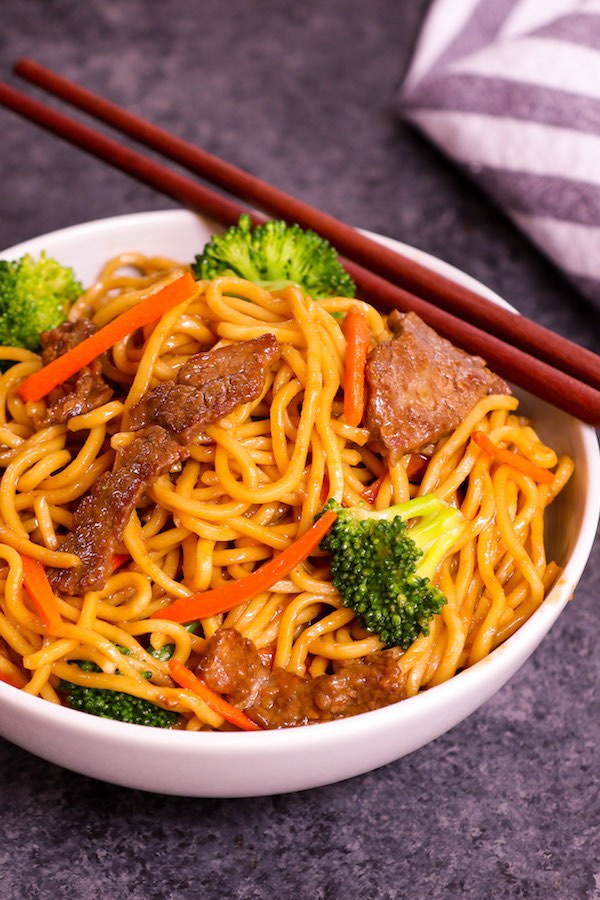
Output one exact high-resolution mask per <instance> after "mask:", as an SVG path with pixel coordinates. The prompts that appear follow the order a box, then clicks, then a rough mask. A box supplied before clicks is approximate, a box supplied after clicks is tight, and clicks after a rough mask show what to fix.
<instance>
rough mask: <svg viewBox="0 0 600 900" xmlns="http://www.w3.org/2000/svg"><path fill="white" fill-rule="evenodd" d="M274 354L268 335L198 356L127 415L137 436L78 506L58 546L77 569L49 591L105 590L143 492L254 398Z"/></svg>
mask: <svg viewBox="0 0 600 900" xmlns="http://www.w3.org/2000/svg"><path fill="white" fill-rule="evenodd" d="M277 353H278V346H277V341H276V340H275V338H274V337H273V335H265V336H264V337H261V338H255V339H254V340H251V341H242V342H241V343H240V344H235V345H233V346H232V347H222V348H220V349H218V350H214V351H212V352H209V353H199V354H198V355H197V356H195V357H192V358H191V359H190V361H189V362H188V363H186V365H185V366H184V367H183V369H182V372H183V378H184V379H185V381H184V383H182V384H178V383H176V382H175V381H167V382H164V383H162V384H160V385H159V386H158V387H157V388H155V389H154V390H153V391H149V392H148V393H147V394H144V396H143V397H142V398H141V400H140V401H139V402H138V403H137V404H136V405H135V406H134V407H132V409H131V421H130V427H131V429H132V430H133V431H137V432H138V433H137V435H136V437H135V438H134V440H133V441H132V442H131V444H129V445H128V446H127V447H126V448H125V450H124V451H123V452H122V454H120V456H119V457H118V458H117V465H116V468H115V470H114V471H113V472H106V473H105V474H104V475H103V476H102V477H101V478H99V479H98V481H97V482H96V484H95V485H94V486H93V488H92V490H91V491H90V493H89V494H88V495H87V496H86V497H84V499H83V500H82V501H81V503H80V504H79V507H78V508H77V511H76V512H75V516H74V520H73V530H72V531H71V533H70V534H69V535H68V536H67V537H66V539H65V541H64V542H63V544H61V548H60V549H61V550H64V551H65V552H68V553H75V554H77V556H79V557H80V559H81V561H82V565H81V566H78V567H76V568H73V569H55V570H54V571H53V572H52V573H51V575H50V580H51V582H52V585H53V587H55V588H56V589H58V590H61V591H63V592H64V593H67V594H71V595H73V596H77V595H80V594H83V593H85V592H86V591H91V590H99V589H101V588H102V587H104V584H105V583H106V579H107V577H108V575H109V574H110V571H111V562H112V556H113V554H114V552H115V549H116V548H117V546H118V544H119V541H120V540H121V536H122V534H123V530H124V528H125V526H126V524H127V522H128V521H129V517H130V515H131V513H132V512H133V510H134V509H135V507H136V505H137V504H138V502H139V500H140V498H141V497H142V494H143V493H144V491H145V490H146V488H147V487H149V486H150V485H152V484H153V483H154V482H155V481H156V479H157V478H158V477H159V476H160V475H163V474H165V473H166V472H168V471H169V469H171V468H172V466H173V465H174V464H175V463H177V462H180V461H181V460H182V459H185V458H186V457H187V456H188V454H189V451H188V449H187V447H188V445H189V444H190V443H191V442H192V441H193V440H194V438H195V437H196V436H197V435H198V434H199V433H200V431H201V430H202V428H203V427H204V426H205V425H208V424H210V423H211V422H215V421H216V420H217V419H220V418H221V417H222V416H224V415H226V414H227V413H229V412H231V411H232V410H233V409H235V407H236V406H238V405H239V404H240V403H248V402H250V401H251V400H255V399H256V398H257V397H259V396H260V394H261V392H262V390H263V388H264V384H265V378H266V376H267V372H268V369H269V366H270V365H271V362H272V361H273V359H274V358H275V356H276V355H277ZM204 370H206V374H205V376H204V377H203V375H202V372H203V371H204Z"/></svg>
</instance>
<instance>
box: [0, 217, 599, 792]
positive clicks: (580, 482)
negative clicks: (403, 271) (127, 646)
mask: <svg viewBox="0 0 600 900" xmlns="http://www.w3.org/2000/svg"><path fill="white" fill-rule="evenodd" d="M217 230H219V229H218V228H217V227H215V226H214V225H213V224H212V223H210V222H208V221H207V220H204V219H201V218H199V217H197V216H194V215H192V214H191V213H188V212H185V211H180V210H174V211H166V212H153V213H141V214H136V215H129V216H121V217H118V218H112V219H104V220H101V221H98V222H90V223H87V224H85V225H78V226H74V227H72V228H66V229H63V230H61V231H57V232H54V233H52V234H48V235H44V236H42V237H39V238H36V239H34V240H31V241H27V242H25V243H23V244H20V245H18V246H16V247H12V248H10V249H8V250H6V251H4V252H3V253H2V254H0V258H2V257H4V258H6V259H14V258H17V257H19V256H21V255H22V254H23V253H25V252H30V253H33V254H38V253H39V252H40V251H41V250H46V251H47V252H48V253H49V254H50V255H52V256H55V257H56V258H58V259H59V260H60V261H61V262H63V263H65V264H69V265H72V266H73V267H74V269H75V270H76V272H77V274H78V276H79V277H80V278H81V280H82V281H83V282H84V283H88V282H90V281H91V280H92V279H93V278H94V276H95V275H96V274H97V272H98V270H99V268H100V265H101V263H102V262H103V261H104V260H105V259H107V258H108V257H110V256H111V255H114V254H116V253H118V252H121V251H125V250H136V251H141V252H144V253H148V254H160V255H163V256H172V257H174V258H175V259H178V260H181V261H191V260H192V259H193V257H194V255H195V254H196V253H197V252H199V251H200V249H201V248H202V246H203V245H204V243H205V242H206V241H207V240H208V238H209V237H210V235H211V234H212V233H213V232H214V231H217ZM379 239H380V240H382V242H384V243H386V244H387V245H388V246H390V247H392V248H396V249H398V250H399V251H401V252H402V253H404V254H406V255H410V256H412V257H413V258H415V259H418V260H419V261H421V262H423V263H425V264H426V265H429V266H430V267H432V268H435V269H438V270H439V271H441V272H444V273H445V274H447V275H449V276H450V277H452V278H454V279H456V280H457V281H461V282H463V283H464V284H468V285H470V286H472V287H474V288H476V289H477V290H479V291H482V292H485V293H486V294H487V296H489V297H491V298H492V299H494V300H496V301H497V302H500V303H502V302H503V301H501V300H500V298H499V297H497V296H496V295H494V294H492V293H491V292H490V291H489V290H487V289H486V288H484V287H483V286H482V285H480V284H479V283H478V282H476V281H474V280H473V279H472V278H470V277H469V276H467V275H465V274H464V273H461V272H459V271H458V270H456V269H454V268H452V267H451V266H449V265H447V264H446V263H442V262H441V261H439V260H437V259H434V258H433V257H431V256H428V255H427V254H425V253H422V252H421V251H418V250H415V249H414V248H411V247H408V246H406V245H404V244H400V243H398V242H396V241H391V240H390V239H386V238H379ZM517 393H518V394H519V396H520V397H521V402H522V406H521V408H522V409H523V410H524V411H525V412H526V413H527V414H529V415H531V416H532V417H533V418H534V419H535V422H536V426H537V428H538V430H539V432H540V434H541V436H542V438H543V439H545V440H547V441H548V443H550V444H551V445H552V446H553V447H554V448H555V449H556V450H557V451H558V452H559V453H568V454H569V455H571V456H572V457H573V458H574V460H575V462H576V471H575V475H574V477H573V478H572V480H571V482H570V483H569V485H568V486H567V488H566V490H565V491H564V492H563V494H562V495H561V496H560V497H559V498H558V500H557V502H556V503H555V504H554V505H553V506H552V508H551V509H550V511H549V515H548V527H547V545H548V551H549V556H550V557H551V558H553V559H556V561H557V562H558V563H559V564H560V565H562V566H563V567H564V570H563V573H562V574H561V576H560V578H559V579H558V582H557V584H556V585H555V586H554V587H553V589H552V590H551V591H550V593H549V595H548V597H547V598H546V600H545V601H544V603H543V604H542V606H541V607H540V609H539V610H538V611H537V612H536V613H535V614H534V615H533V616H532V618H531V619H530V620H529V621H528V622H526V623H525V625H524V626H523V627H522V628H521V629H520V630H519V631H518V632H517V633H516V634H515V635H513V636H512V637H511V638H510V639H509V640H508V641H506V643H505V644H503V645H502V646H501V647H499V648H498V649H497V650H495V651H494V652H493V653H492V654H491V655H490V656H489V657H487V658H486V659H484V660H483V661H482V662H480V663H478V664H477V665H475V666H473V667H471V668H470V669H467V670H466V671H464V672H461V673H460V674H459V675H457V676H455V677H454V678H453V679H451V680H450V681H448V682H446V683H445V684H442V685H439V686H437V687H435V688H433V689H431V690H429V691H425V692H424V693H422V694H419V695H418V696H417V697H413V698H411V699H409V700H405V701H403V702H402V703H398V704H394V705H392V706H388V707H386V708H384V709H379V710H375V711H373V712H369V713H365V714H363V715H359V716H355V717H353V718H349V719H345V720H340V721H336V722H330V723H326V724H321V725H312V726H307V727H302V728H293V729H288V730H282V731H269V732H259V733H240V734H238V733H224V734H220V733H202V734H192V733H186V732H171V731H163V730H161V729H153V728H144V727H142V726H137V725H127V724H124V723H121V722H113V721H108V720H105V719H99V718H95V717H94V716H89V715H86V714H85V713H80V712H77V711H74V710H70V709H66V708H63V707H57V706H55V705H53V704H50V703H47V702H46V701H44V700H41V699H39V698H38V697H31V696H30V695H28V694H24V693H23V692H21V691H18V690H15V688H12V687H10V686H9V685H6V684H3V683H0V734H2V736H4V737H5V738H7V739H8V740H10V741H12V742H14V743H15V744H17V745H18V746H20V747H23V748H24V749H26V750H28V751H30V752H31V753H34V754H36V755H38V756H40V757H43V758H45V759H47V760H50V761H51V762H53V763H56V764H58V765H60V766H64V767H65V768H67V769H71V770H73V771H75V772H80V773H82V774H84V775H89V776H92V777H94V778H99V779H102V780H104V781H107V782H111V783H114V784H119V785H124V786H127V787H130V788H139V789H142V790H148V791H156V792H160V793H165V794H175V795H181V796H190V797H193V796H202V797H248V796H257V795H264V794H276V793H283V792H287V791H295V790H301V789H304V788H311V787H317V786H319V785H322V784H330V783H333V782H336V781H341V780H342V779H345V778H350V777H352V776H354V775H358V774H362V773H364V772H368V771H370V770H372V769H375V768H377V767H378V766H382V765H385V764H386V763H389V762H391V761H392V760H394V759H399V758H400V757H401V756H404V755H405V754H407V753H410V752H412V751H413V750H416V749H417V748H419V747H422V746H423V745H424V744H426V743H428V742H429V741H431V740H433V739H434V738H436V737H439V735H441V734H443V733H444V732H446V731H447V730H448V729H450V728H452V727H453V726H454V725H456V724H457V723H458V722H460V721H461V720H462V719H464V718H465V717H466V716H468V715H470V713H472V712H473V711H474V710H475V709H476V708H477V707H478V706H480V705H481V704H482V703H484V702H485V701H486V700H487V699H489V698H490V697H491V696H492V695H493V694H494V693H495V692H496V691H497V690H498V689H499V688H500V687H501V686H502V685H503V684H504V683H505V682H506V681H507V680H508V679H509V678H510V677H511V676H512V675H513V674H514V673H515V672H516V671H517V669H518V668H519V667H520V666H521V665H522V664H523V662H524V661H525V660H526V659H527V658H528V656H529V655H530V654H531V653H532V652H533V650H534V649H535V648H536V647H537V645H538V644H539V643H540V641H541V640H542V638H543V637H544V635H545V634H546V633H547V632H548V630H549V629H550V627H551V626H552V624H553V623H554V622H555V620H556V619H557V617H558V615H559V614H560V612H561V610H562V609H563V608H564V606H565V604H566V603H567V601H568V600H569V598H570V597H571V596H572V594H573V591H574V589H575V586H576V584H577V582H578V580H579V578H580V577H581V573H582V572H583V569H584V566H585V564H586V561H587V559H588V556H589V554H590V551H591V548H592V544H593V540H594V536H595V532H596V528H597V525H598V518H599V513H600V475H599V473H600V454H599V451H598V442H597V439H596V435H595V433H594V431H593V429H592V428H590V427H588V426H585V425H583V424H582V423H581V422H579V421H577V420H576V419H573V418H572V417H571V416H568V415H566V414H565V413H562V412H560V411H559V410H557V409H555V408H553V407H550V406H549V405H548V404H546V403H544V402H542V401H541V400H538V399H537V398H534V397H532V396H530V395H527V394H524V393H523V392H520V391H518V392H517Z"/></svg>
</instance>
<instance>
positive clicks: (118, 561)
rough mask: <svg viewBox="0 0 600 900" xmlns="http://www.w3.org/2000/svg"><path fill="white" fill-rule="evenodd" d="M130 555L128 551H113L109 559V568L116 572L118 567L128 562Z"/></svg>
mask: <svg viewBox="0 0 600 900" xmlns="http://www.w3.org/2000/svg"><path fill="white" fill-rule="evenodd" d="M130 559H131V556H130V555H129V553H113V558H112V559H111V569H112V571H113V572H116V571H117V569H120V568H121V566H124V565H125V563H126V562H129V560H130Z"/></svg>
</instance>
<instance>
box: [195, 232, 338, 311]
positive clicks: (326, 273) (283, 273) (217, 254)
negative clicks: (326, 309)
mask: <svg viewBox="0 0 600 900" xmlns="http://www.w3.org/2000/svg"><path fill="white" fill-rule="evenodd" d="M192 268H193V272H194V275H195V276H196V278H202V279H204V278H208V279H212V278H217V277H218V276H220V275H233V276H235V277H237V278H245V279H246V280H248V281H254V282H257V283H258V284H260V285H263V286H264V287H269V288H271V289H277V288H281V287H284V286H285V285H287V284H296V285H299V287H301V288H302V290H303V291H305V293H307V294H309V295H310V296H311V297H315V298H317V297H337V296H342V297H354V295H355V292H356V287H355V285H354V282H353V281H352V279H351V278H350V276H349V275H348V273H347V272H346V270H345V269H344V267H343V266H342V264H341V263H340V262H339V260H338V258H337V253H336V251H335V249H334V248H333V247H332V246H331V244H330V243H329V242H328V241H326V240H325V239H324V238H322V237H319V235H318V234H316V233H315V232H314V231H309V230H304V229H302V228H300V226H299V225H288V224H287V223H286V222H283V221H276V220H274V219H270V220H269V221H267V222H264V223H263V224H262V225H257V226H256V228H252V223H251V221H250V217H249V216H247V215H243V216H241V217H240V220H239V223H238V224H237V225H233V226H232V227H231V228H228V229H227V231H226V232H225V233H224V234H221V235H213V237H212V239H211V241H210V242H209V243H208V244H207V245H206V246H205V248H204V250H203V251H202V253H201V254H199V255H198V256H196V260H195V262H194V264H193V266H192Z"/></svg>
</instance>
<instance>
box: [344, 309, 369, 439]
mask: <svg viewBox="0 0 600 900" xmlns="http://www.w3.org/2000/svg"><path fill="white" fill-rule="evenodd" d="M344 334H345V335H346V366H345V370H344V418H345V420H346V422H347V424H348V425H355V426H358V425H360V423H361V421H362V417H363V413H364V411H365V366H366V364H367V356H368V354H369V342H370V340H371V332H370V331H369V323H368V322H367V317H366V316H365V315H364V314H363V313H362V312H360V310H359V309H351V310H350V312H349V313H348V315H347V316H346V321H345V323H344Z"/></svg>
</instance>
